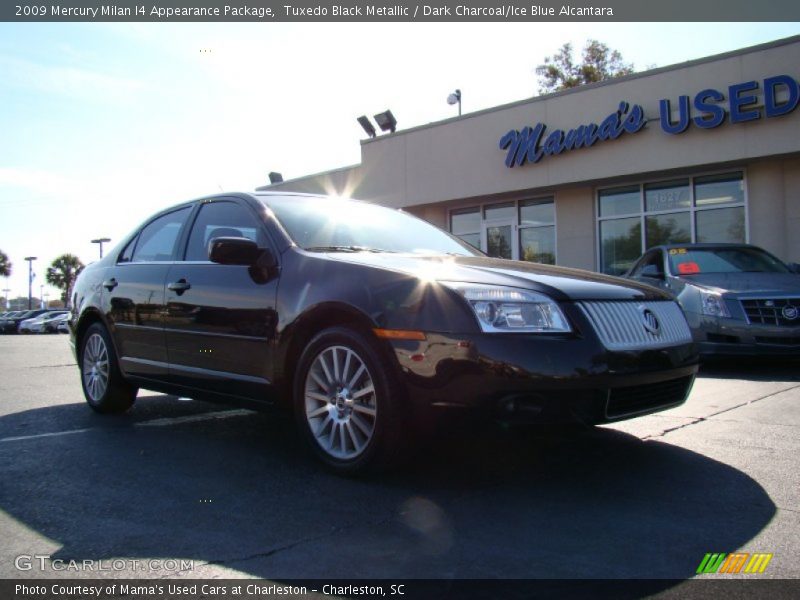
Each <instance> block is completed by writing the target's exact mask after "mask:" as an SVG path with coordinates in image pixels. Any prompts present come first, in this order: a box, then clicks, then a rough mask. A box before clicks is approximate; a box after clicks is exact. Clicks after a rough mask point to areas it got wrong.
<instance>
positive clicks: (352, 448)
mask: <svg viewBox="0 0 800 600" xmlns="http://www.w3.org/2000/svg"><path fill="white" fill-rule="evenodd" d="M304 399H305V414H306V420H307V421H308V425H309V428H310V430H311V433H312V435H313V437H314V440H315V441H316V443H317V444H318V445H319V446H320V448H322V450H324V451H325V452H326V453H327V454H328V455H329V456H331V457H333V458H336V459H339V460H350V459H354V458H356V457H357V456H359V455H360V454H361V453H362V452H363V451H364V449H365V448H366V447H367V444H368V443H369V441H370V440H371V439H372V436H373V434H374V433H375V424H376V422H377V399H376V396H375V385H374V382H373V380H372V376H371V374H370V372H369V369H368V368H367V365H366V363H365V362H364V360H363V359H362V358H361V357H360V356H359V355H358V354H357V353H356V352H354V351H353V350H352V349H351V348H348V347H346V346H331V347H328V348H325V349H324V350H322V351H321V352H320V353H319V354H317V356H316V357H315V358H314V360H313V362H312V363H311V367H310V368H309V370H308V374H307V375H306V381H305V388H304Z"/></svg>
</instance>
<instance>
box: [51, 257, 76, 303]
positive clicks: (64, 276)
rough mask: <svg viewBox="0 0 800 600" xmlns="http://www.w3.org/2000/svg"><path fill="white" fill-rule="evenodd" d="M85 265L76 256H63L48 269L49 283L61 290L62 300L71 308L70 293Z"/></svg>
mask: <svg viewBox="0 0 800 600" xmlns="http://www.w3.org/2000/svg"><path fill="white" fill-rule="evenodd" d="M83 267H84V264H83V263H82V262H81V259H79V258H78V257H77V256H75V255H74V254H62V255H61V256H59V257H57V258H56V259H55V260H53V262H52V263H50V266H49V267H47V275H46V279H47V283H49V284H50V285H52V286H55V287H57V288H58V289H60V290H61V300H62V301H63V302H64V305H65V306H69V293H70V290H72V284H73V283H75V278H76V277H78V273H80V272H81V271H82V270H83Z"/></svg>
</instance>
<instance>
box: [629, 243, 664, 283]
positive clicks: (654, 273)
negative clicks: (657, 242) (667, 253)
mask: <svg viewBox="0 0 800 600" xmlns="http://www.w3.org/2000/svg"><path fill="white" fill-rule="evenodd" d="M633 276H634V277H651V278H656V279H661V278H663V277H664V258H663V256H662V254H661V251H660V250H658V251H656V252H651V253H650V254H648V255H647V256H645V257H644V258H643V259H642V260H641V261H640V262H639V264H638V265H636V269H634V271H633Z"/></svg>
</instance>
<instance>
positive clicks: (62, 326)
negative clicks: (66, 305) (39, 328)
mask: <svg viewBox="0 0 800 600" xmlns="http://www.w3.org/2000/svg"><path fill="white" fill-rule="evenodd" d="M69 319H70V316H69V314H67V315H66V318H65V319H64V320H63V321H60V322H59V323H58V325H57V326H56V333H69Z"/></svg>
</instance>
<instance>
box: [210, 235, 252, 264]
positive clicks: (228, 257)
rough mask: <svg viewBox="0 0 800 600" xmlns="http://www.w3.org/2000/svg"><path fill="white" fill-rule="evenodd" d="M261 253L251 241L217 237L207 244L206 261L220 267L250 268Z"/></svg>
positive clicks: (239, 238) (242, 238) (240, 238)
mask: <svg viewBox="0 0 800 600" xmlns="http://www.w3.org/2000/svg"><path fill="white" fill-rule="evenodd" d="M261 252H262V250H261V249H260V248H259V247H258V245H257V244H256V243H255V242H254V241H253V240H250V239H248V238H245V237H218V238H213V239H212V240H211V241H210V242H209V243H208V259H209V260H210V261H211V262H215V263H219V264H221V265H244V266H250V265H253V264H255V263H256V261H257V260H258V259H259V256H260V255H261Z"/></svg>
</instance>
